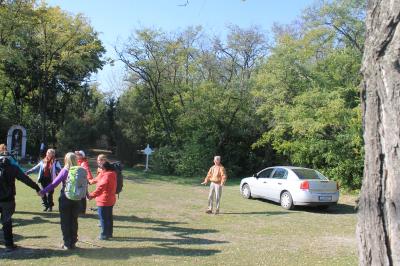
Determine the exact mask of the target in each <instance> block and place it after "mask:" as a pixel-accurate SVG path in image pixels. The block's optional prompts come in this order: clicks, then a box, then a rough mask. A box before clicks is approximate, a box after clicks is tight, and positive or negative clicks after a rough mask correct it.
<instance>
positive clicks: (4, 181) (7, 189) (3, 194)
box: [0, 156, 12, 200]
mask: <svg viewBox="0 0 400 266" xmlns="http://www.w3.org/2000/svg"><path fill="white" fill-rule="evenodd" d="M8 165H10V160H9V159H8V158H7V157H5V156H1V157H0V200H4V199H7V198H9V197H10V196H12V189H11V184H10V181H9V179H8V178H7V177H6V174H5V169H6V167H7V166H8Z"/></svg>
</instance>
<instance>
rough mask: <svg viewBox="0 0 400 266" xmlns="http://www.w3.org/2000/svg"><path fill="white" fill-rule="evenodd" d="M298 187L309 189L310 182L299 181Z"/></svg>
mask: <svg viewBox="0 0 400 266" xmlns="http://www.w3.org/2000/svg"><path fill="white" fill-rule="evenodd" d="M300 189H310V183H309V182H308V181H303V182H301V184H300Z"/></svg>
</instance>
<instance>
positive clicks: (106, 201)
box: [88, 161, 117, 240]
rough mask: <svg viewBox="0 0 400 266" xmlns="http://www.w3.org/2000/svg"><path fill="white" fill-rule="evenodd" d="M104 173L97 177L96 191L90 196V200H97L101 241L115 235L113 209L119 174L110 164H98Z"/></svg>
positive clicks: (106, 162)
mask: <svg viewBox="0 0 400 266" xmlns="http://www.w3.org/2000/svg"><path fill="white" fill-rule="evenodd" d="M98 163H99V168H100V169H102V171H101V172H100V173H99V175H98V176H97V177H96V180H97V181H98V182H97V183H96V190H95V191H93V192H92V193H90V194H89V195H88V199H93V198H96V205H97V212H98V214H99V219H100V225H101V234H100V236H99V239H100V240H107V239H109V238H110V237H112V234H113V207H114V204H115V201H116V196H115V191H116V189H117V174H116V173H115V171H114V168H113V166H112V165H111V164H110V163H109V162H108V161H105V162H98Z"/></svg>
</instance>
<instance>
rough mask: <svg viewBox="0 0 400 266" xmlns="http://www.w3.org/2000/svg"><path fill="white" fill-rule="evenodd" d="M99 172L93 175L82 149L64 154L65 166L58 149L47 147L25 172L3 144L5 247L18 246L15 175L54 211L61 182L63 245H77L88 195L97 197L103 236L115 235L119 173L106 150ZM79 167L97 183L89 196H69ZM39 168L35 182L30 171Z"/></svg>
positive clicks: (0, 186)
mask: <svg viewBox="0 0 400 266" xmlns="http://www.w3.org/2000/svg"><path fill="white" fill-rule="evenodd" d="M97 165H98V169H97V175H96V177H93V175H92V173H91V171H90V168H89V164H88V161H87V159H86V156H85V153H84V152H83V151H76V152H68V153H67V154H66V155H65V157H64V166H63V167H61V164H60V162H58V160H56V157H55V150H54V149H48V150H47V152H46V156H45V157H44V158H43V159H42V160H41V161H40V162H39V163H38V164H37V165H36V166H34V167H33V168H32V169H30V170H28V171H26V172H24V171H23V170H22V168H21V167H19V165H18V163H17V162H16V161H15V160H14V159H13V158H12V156H10V155H9V154H8V153H7V147H6V146H5V145H4V144H0V213H1V222H2V225H3V232H4V240H5V246H6V251H12V250H14V249H15V248H16V245H15V244H14V241H13V234H12V220H11V217H12V215H13V214H14V212H15V194H16V191H15V179H18V180H20V181H21V182H23V183H24V184H26V185H27V186H29V187H31V188H32V189H34V190H36V192H37V194H38V195H39V196H40V197H41V198H42V204H43V206H44V211H52V208H53V206H54V202H53V193H54V189H55V188H56V187H57V186H58V185H59V184H62V188H61V192H60V197H59V213H60V224H61V232H62V235H63V245H62V249H65V250H68V249H74V248H75V247H76V242H77V241H78V216H79V214H80V213H83V214H84V213H85V210H86V199H88V200H91V199H95V200H96V205H97V211H98V215H99V220H100V225H101V233H100V236H99V239H100V240H107V239H109V238H111V237H112V235H113V206H114V205H115V202H116V188H117V174H116V172H115V170H114V167H113V165H112V164H111V163H110V162H109V161H108V159H107V157H106V156H105V155H104V154H100V155H99V156H98V157H97ZM76 167H82V168H83V169H84V170H85V171H86V175H85V176H86V178H87V183H88V184H96V189H95V190H94V191H93V192H91V193H89V192H88V191H86V197H85V196H84V197H82V198H80V199H78V200H76V199H70V198H68V195H66V187H67V186H68V182H69V180H70V179H71V174H75V173H76V171H75V169H76ZM33 172H38V183H39V184H40V185H41V188H40V187H39V186H38V184H37V183H35V182H34V181H33V180H32V179H31V178H30V177H29V176H28V174H30V173H33Z"/></svg>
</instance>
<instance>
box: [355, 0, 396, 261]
mask: <svg viewBox="0 0 400 266" xmlns="http://www.w3.org/2000/svg"><path fill="white" fill-rule="evenodd" d="M399 21H400V0H384V1H382V0H381V1H377V0H370V1H369V3H368V14H367V22H366V23H367V38H366V42H365V50H364V59H363V66H362V73H363V76H364V81H363V84H362V86H363V88H362V89H363V91H362V107H363V123H364V141H365V163H364V167H365V168H364V180H363V186H362V189H361V196H360V201H359V213H358V226H357V235H358V245H359V255H360V261H359V262H360V264H361V265H400V61H399V60H400V26H399Z"/></svg>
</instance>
